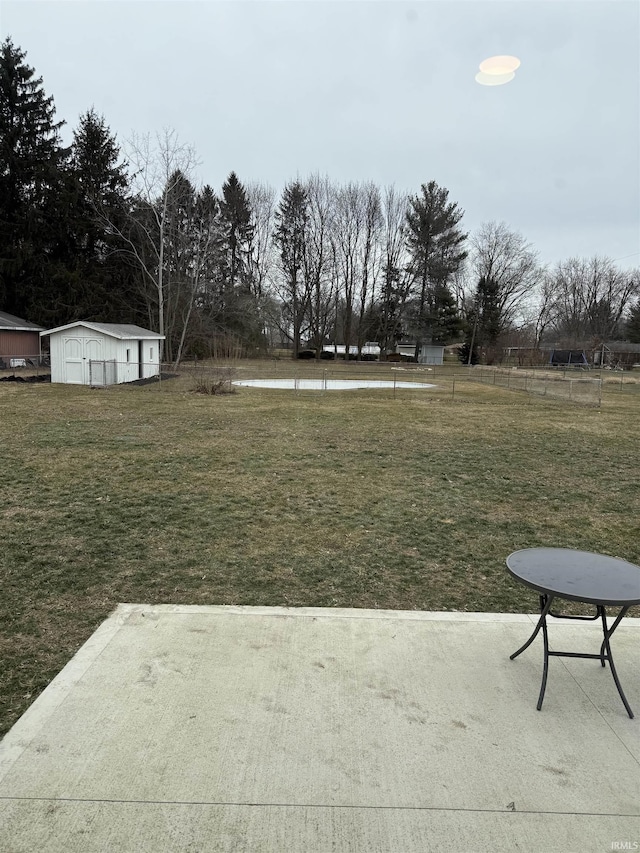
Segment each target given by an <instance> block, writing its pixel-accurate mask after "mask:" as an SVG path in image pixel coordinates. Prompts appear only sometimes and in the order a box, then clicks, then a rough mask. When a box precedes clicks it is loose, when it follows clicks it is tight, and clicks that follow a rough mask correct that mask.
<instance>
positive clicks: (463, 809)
mask: <svg viewBox="0 0 640 853" xmlns="http://www.w3.org/2000/svg"><path fill="white" fill-rule="evenodd" d="M2 802H44V803H86V804H92V803H93V804H99V803H105V804H110V805H139V806H145V805H146V806H220V807H236V808H267V809H270V808H278V809H345V810H346V809H349V810H358V809H360V810H368V811H413V812H416V811H417V812H422V811H427V812H471V813H474V814H506V815H518V814H521V815H522V814H527V815H530V814H535V815H559V816H565V817H567V816H575V817H627V818H638V819H640V812H638V813H635V814H631V813H628V812H578V811H552V810H550V809H514V810H513V811H512V810H511V809H506V808H505V809H490V808H486V809H482V808H468V807H464V806H385V805H377V806H374V805H364V804H363V805H339V804H335V803H251V802H246V803H242V802H226V801H224V800H122V799H115V798H114V799H110V798H107V797H104V798H81V797H10V796H0V803H2Z"/></svg>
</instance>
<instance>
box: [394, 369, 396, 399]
mask: <svg viewBox="0 0 640 853" xmlns="http://www.w3.org/2000/svg"><path fill="white" fill-rule="evenodd" d="M393 399H394V400H395V399H396V375H395V373H394V374H393Z"/></svg>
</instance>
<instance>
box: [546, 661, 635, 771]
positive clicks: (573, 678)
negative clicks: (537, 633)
mask: <svg viewBox="0 0 640 853" xmlns="http://www.w3.org/2000/svg"><path fill="white" fill-rule="evenodd" d="M558 660H559V661H560V663H561V664H562V666H563V667H564V670H565V672H566V673H567V675H569V676H570V678H571V679H572V680H573V683H574V684H575V685H576V686H577V687H578V689H579V690H580V691H581V692H582V695H583V696H584V697H585V698H586V699H587V700H588V702H589V704H590V705H591V707H592V708H593V709H594V711H596V713H597V714H598V715H599V716H600V719H601V720H602V722H603V723H605V725H606V726H607V727H608V728H609V730H610V731H611V732H612V733H613V734H614V735H615V737H616V738H617V740H618V741H619V742H620V744H621V746H622V747H623V748H624V749H625V751H626V752H628V753H629V755H630V756H631V758H632V760H633V761H634V762H635V763H636V764H637V765H638V766H639V767H640V759H639V758H638V757H637V756H636V755H634V754H633V752H632V751H631V749H630V748H629V746H628V745H627V744H626V743H625V741H624V740H623V739H622V738H621V737H620V735H619V734H618V732H617V731H616V729H614V727H613V726H612V725H611V723H610V722H609V720H608V719H607V718H606V717H605V715H604V714H603V713H602V710H601V709H600V708H599V707H598V706H597V705H596V704H595V702H594V701H593V698H592V697H591V696H590V695H589V694H588V693H587V691H586V690H585V689H584V687H583V686H582V684H580V682H579V681H578V679H577V678H576V677H575V675H574V674H573V673H572V672H571V670H570V669H569V667H568V666H567V664H566V663H565V662H564V660H563V659H562V658H558ZM608 674H609V675H611V672H609V673H608ZM616 719H617V717H616ZM625 719H629V718H628V717H626V718H625Z"/></svg>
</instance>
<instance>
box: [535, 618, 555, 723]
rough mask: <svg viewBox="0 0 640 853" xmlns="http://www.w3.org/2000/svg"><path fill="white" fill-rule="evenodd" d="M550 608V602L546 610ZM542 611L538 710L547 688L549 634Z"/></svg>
mask: <svg viewBox="0 0 640 853" xmlns="http://www.w3.org/2000/svg"><path fill="white" fill-rule="evenodd" d="M550 609H551V602H549V605H548V607H547V612H548V611H549V610H550ZM542 612H543V621H542V640H543V645H544V667H543V670H542V684H541V685H540V695H539V696H538V704H537V706H536V707H537V709H538V711H539V710H540V709H541V708H542V700H543V699H544V691H545V690H546V689H547V674H548V672H549V634H548V632H547V614H546V613H545V612H544V610H543V611H542Z"/></svg>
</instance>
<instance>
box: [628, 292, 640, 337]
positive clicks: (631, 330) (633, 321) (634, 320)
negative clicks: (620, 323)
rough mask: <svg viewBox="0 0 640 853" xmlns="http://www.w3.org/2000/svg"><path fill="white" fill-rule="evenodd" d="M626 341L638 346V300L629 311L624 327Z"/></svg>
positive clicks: (639, 330)
mask: <svg viewBox="0 0 640 853" xmlns="http://www.w3.org/2000/svg"><path fill="white" fill-rule="evenodd" d="M626 334H627V340H629V341H631V343H633V344H640V299H639V300H638V301H637V302H636V304H635V306H634V307H633V308H632V309H631V313H630V314H629V320H628V321H627V327H626Z"/></svg>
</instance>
